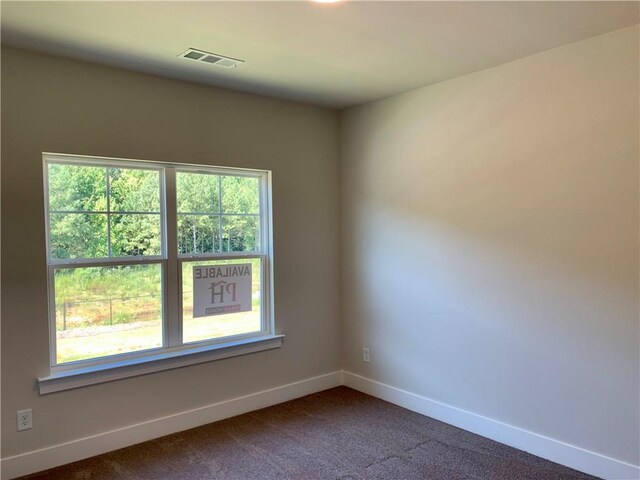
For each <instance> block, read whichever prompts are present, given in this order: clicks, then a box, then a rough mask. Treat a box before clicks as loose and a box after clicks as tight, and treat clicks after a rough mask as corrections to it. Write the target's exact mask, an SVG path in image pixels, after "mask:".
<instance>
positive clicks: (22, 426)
mask: <svg viewBox="0 0 640 480" xmlns="http://www.w3.org/2000/svg"><path fill="white" fill-rule="evenodd" d="M31 428H33V414H32V413H31V409H29V410H19V411H18V431H19V432H21V431H22V430H29V429H31Z"/></svg>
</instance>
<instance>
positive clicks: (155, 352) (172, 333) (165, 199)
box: [38, 152, 283, 394]
mask: <svg viewBox="0 0 640 480" xmlns="http://www.w3.org/2000/svg"><path fill="white" fill-rule="evenodd" d="M42 157H43V178H44V201H45V223H44V225H45V232H46V250H47V255H46V257H47V279H48V306H49V352H50V368H51V370H50V375H48V376H47V377H41V378H39V379H38V380H39V386H40V393H41V394H43V393H51V392H54V391H59V390H66V389H68V388H76V387H79V386H83V385H89V384H93V383H101V382H103V381H111V380H115V379H119V378H126V377H129V376H134V375H139V374H143V373H150V372H153V371H160V370H165V369H168V368H176V367H180V366H183V365H189V364H194V363H201V362H205V361H210V360H215V359H219V358H226V357H231V356H235V355H242V354H245V353H251V352H254V351H262V350H267V349H271V348H278V347H280V346H281V342H282V337H283V335H277V334H276V333H275V331H276V330H275V318H274V303H273V296H274V293H273V240H272V231H273V222H272V199H271V172H270V171H269V170H253V169H243V168H232V167H217V166H209V165H194V164H182V163H170V162H156V161H149V160H131V159H120V158H110V157H93V156H84V155H69V154H57V153H48V152H45V153H43V155H42ZM51 163H53V164H72V165H88V166H100V167H113V168H136V169H146V170H154V171H158V172H159V177H160V216H161V233H160V234H161V237H162V242H161V243H162V249H161V255H154V256H130V257H105V258H98V259H56V258H52V255H51V248H50V238H49V235H50V225H49V219H50V214H49V185H48V183H49V182H48V165H49V164H51ZM177 172H186V173H203V174H211V175H219V176H224V175H233V176H243V177H251V178H257V179H258V180H259V185H260V190H259V191H260V210H259V218H260V224H259V237H260V238H259V240H260V241H259V245H260V250H259V251H256V252H216V253H198V254H179V253H178V231H177V226H178V222H177V217H178V212H177V201H176V173H177ZM220 194H221V192H220ZM81 213H84V212H81ZM104 213H106V214H107V215H109V213H108V212H104ZM220 215H221V216H222V212H220ZM107 225H108V222H107ZM107 228H108V227H107ZM220 242H222V238H220ZM221 246H222V243H221ZM108 249H109V252H110V246H108ZM255 258H260V259H261V278H260V293H261V298H260V307H261V311H260V319H261V329H260V331H258V332H251V333H246V334H241V335H234V336H228V337H222V338H215V339H207V340H202V341H196V342H189V343H183V338H182V313H183V308H182V298H183V294H182V266H183V263H185V262H194V261H197V260H200V261H210V260H233V259H255ZM146 264H159V265H161V268H162V288H161V291H162V326H163V328H162V331H163V339H162V346H161V347H158V348H153V349H148V350H143V351H136V352H129V353H122V354H116V355H109V356H105V357H98V358H92V359H85V360H78V361H74V362H68V363H64V364H58V363H57V352H56V348H57V339H56V323H55V321H56V311H55V291H54V287H55V282H54V275H55V271H56V270H58V269H62V268H78V267H99V266H120V265H146Z"/></svg>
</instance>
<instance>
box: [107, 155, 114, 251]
mask: <svg viewBox="0 0 640 480" xmlns="http://www.w3.org/2000/svg"><path fill="white" fill-rule="evenodd" d="M105 173H106V174H105V178H106V181H107V192H106V193H107V256H108V257H109V258H111V257H112V256H113V252H112V251H111V179H110V177H109V167H107V168H105Z"/></svg>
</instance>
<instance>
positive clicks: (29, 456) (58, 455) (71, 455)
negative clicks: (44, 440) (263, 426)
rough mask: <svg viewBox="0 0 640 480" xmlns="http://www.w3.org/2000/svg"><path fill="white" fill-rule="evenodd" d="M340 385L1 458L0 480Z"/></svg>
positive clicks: (328, 380) (255, 399)
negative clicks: (0, 479)
mask: <svg viewBox="0 0 640 480" xmlns="http://www.w3.org/2000/svg"><path fill="white" fill-rule="evenodd" d="M342 383H343V376H342V371H338V372H332V373H328V374H326V375H321V376H318V377H313V378H308V379H305V380H301V381H299V382H295V383H290V384H288V385H282V386H280V387H276V388H272V389H269V390H263V391H261V392H256V393H252V394H250V395H245V396H242V397H237V398H232V399H230V400H226V401H224V402H218V403H214V404H211V405H206V406H204V407H200V408H195V409H193V410H188V411H185V412H180V413H176V414H174V415H169V416H166V417H162V418H156V419H154V420H149V421H147V422H142V423H138V424H135V425H130V426H127V427H124V428H119V429H117V430H111V431H108V432H103V433H99V434H97V435H92V436H90V437H84V438H79V439H77V440H72V441H70V442H66V443H61V444H59V445H53V446H51V447H46V448H43V449H40V450H34V451H31V452H27V453H22V454H19V455H15V456H13V457H7V458H3V459H2V460H1V461H0V471H1V472H2V474H1V478H2V480H10V479H12V478H16V477H20V476H22V475H28V474H30V473H35V472H39V471H41V470H46V469H48V468H53V467H57V466H59V465H64V464H66V463H71V462H75V461H78V460H82V459H84V458H89V457H93V456H95V455H100V454H101V453H106V452H110V451H112V450H117V449H119V448H124V447H127V446H129V445H133V444H136V443H140V442H144V441H147V440H151V439H154V438H158V437H162V436H164V435H169V434H171V433H175V432H179V431H182V430H187V429H189V428H194V427H198V426H200V425H205V424H207V423H211V422H215V421H218V420H222V419H224V418H229V417H233V416H235V415H240V414H242V413H246V412H250V411H252V410H258V409H260V408H265V407H269V406H271V405H276V404H278V403H282V402H286V401H288V400H292V399H294V398H298V397H302V396H304V395H309V394H311V393H315V392H319V391H322V390H326V389H328V388H332V387H337V386H339V385H342Z"/></svg>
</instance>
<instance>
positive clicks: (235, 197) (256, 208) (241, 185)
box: [222, 176, 260, 214]
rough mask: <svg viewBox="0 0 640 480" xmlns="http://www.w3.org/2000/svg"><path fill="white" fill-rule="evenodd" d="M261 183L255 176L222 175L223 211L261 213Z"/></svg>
mask: <svg viewBox="0 0 640 480" xmlns="http://www.w3.org/2000/svg"><path fill="white" fill-rule="evenodd" d="M259 192H260V183H259V180H258V179H257V178H253V177H230V176H228V177H227V176H225V177H222V213H254V214H257V213H260V193H259Z"/></svg>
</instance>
